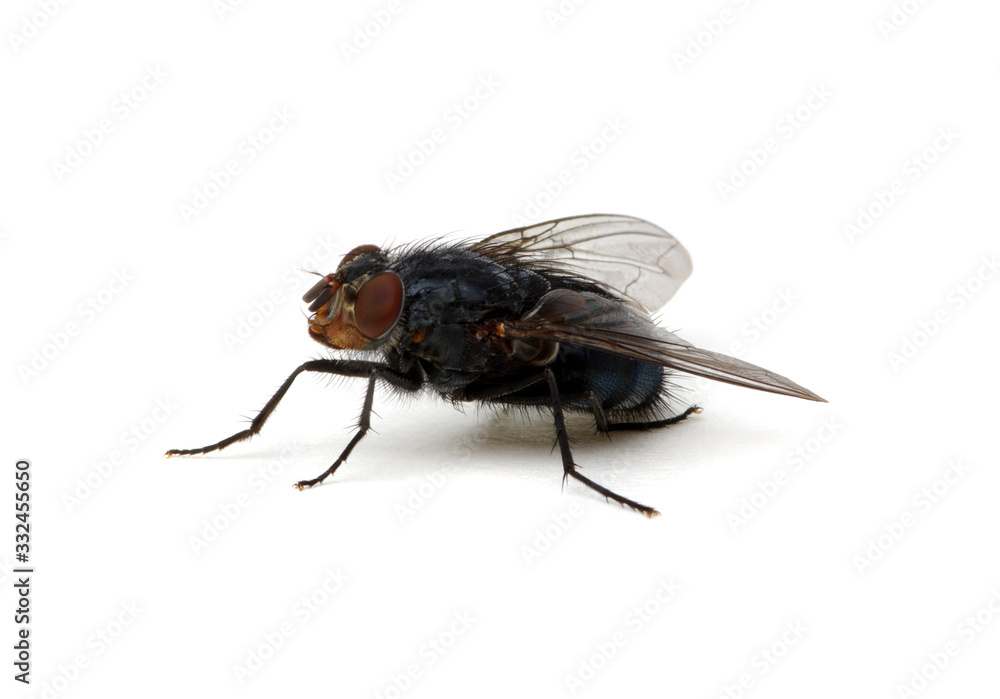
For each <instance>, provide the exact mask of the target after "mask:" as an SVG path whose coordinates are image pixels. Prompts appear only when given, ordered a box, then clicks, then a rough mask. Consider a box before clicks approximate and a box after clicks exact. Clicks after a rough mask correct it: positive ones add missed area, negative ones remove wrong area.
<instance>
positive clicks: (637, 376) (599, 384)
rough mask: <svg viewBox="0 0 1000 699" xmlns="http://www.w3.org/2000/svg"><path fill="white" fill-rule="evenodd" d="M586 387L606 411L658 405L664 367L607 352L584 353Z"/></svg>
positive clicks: (587, 351) (591, 351)
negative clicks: (585, 358)
mask: <svg viewBox="0 0 1000 699" xmlns="http://www.w3.org/2000/svg"><path fill="white" fill-rule="evenodd" d="M584 352H585V353H586V357H587V362H586V364H587V378H586V382H587V385H588V386H589V387H590V389H591V390H593V391H594V393H595V394H596V395H597V399H598V401H600V403H601V407H602V408H604V409H605V410H607V411H615V410H635V409H642V408H645V407H648V406H650V405H653V404H655V403H656V402H657V401H658V399H659V397H660V394H661V392H662V388H663V367H661V366H659V365H658V364H652V363H649V362H641V361H636V360H634V359H628V358H627V357H620V356H618V355H614V354H608V353H605V352H597V351H594V350H584Z"/></svg>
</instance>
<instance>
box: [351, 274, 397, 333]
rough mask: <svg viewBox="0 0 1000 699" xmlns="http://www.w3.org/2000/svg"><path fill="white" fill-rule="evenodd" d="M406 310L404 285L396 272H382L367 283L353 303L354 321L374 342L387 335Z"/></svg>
mask: <svg viewBox="0 0 1000 699" xmlns="http://www.w3.org/2000/svg"><path fill="white" fill-rule="evenodd" d="M402 310H403V282H402V281H400V279H399V277H398V276H396V273H395V272H382V273H381V274H378V275H376V276H374V277H372V278H371V279H369V280H368V281H366V282H365V283H364V286H362V287H361V289H360V290H359V291H358V298H357V299H356V300H355V302H354V322H355V323H356V324H357V326H358V330H360V331H361V334H362V335H364V336H365V337H367V338H371V339H372V340H377V339H378V338H380V337H382V336H383V335H385V334H386V333H387V332H389V331H390V330H391V329H392V326H393V325H395V324H396V321H397V320H399V314H400V313H401V312H402Z"/></svg>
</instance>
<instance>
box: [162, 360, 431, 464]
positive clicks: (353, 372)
mask: <svg viewBox="0 0 1000 699" xmlns="http://www.w3.org/2000/svg"><path fill="white" fill-rule="evenodd" d="M304 371H313V372H317V373H321V374H337V375H338V376H356V377H365V378H370V379H371V380H372V381H374V380H375V379H376V378H380V379H384V380H385V381H387V382H388V383H390V384H392V385H393V386H396V387H398V388H402V389H404V390H407V391H415V390H417V389H418V388H420V383H421V380H420V377H419V376H415V375H414V376H411V375H409V374H404V373H402V372H400V371H397V370H395V369H393V368H392V367H390V366H388V365H385V364H379V363H377V362H362V361H353V360H343V359H317V360H314V361H311V362H306V363H305V364H302V365H301V366H299V367H298V368H297V369H296V370H295V371H293V372H292V373H291V375H290V376H289V377H288V378H287V379H285V382H284V383H283V384H281V387H280V388H278V390H277V391H276V392H275V394H274V395H273V396H271V399H270V400H269V401H267V403H266V404H265V405H264V407H263V408H262V409H261V411H260V412H259V413H257V416H256V417H255V418H254V419H253V420H252V421H251V422H250V427H249V429H245V430H243V431H242V432H237V433H236V434H234V435H233V436H231V437H226V438H225V439H223V440H221V441H218V442H216V443H215V444H209V445H208V446H207V447H201V448H199V449H171V450H170V451H168V452H167V453H166V456H167V457H171V456H190V455H192V454H207V453H208V452H210V451H217V450H219V449H225V448H226V447H228V446H229V445H230V444H235V443H236V442H242V441H243V440H245V439H250V437H253V436H254V435H255V434H257V433H258V432H260V430H261V428H262V427H263V426H264V423H265V422H267V419H268V418H269V417H270V416H271V413H272V412H274V409H275V408H276V407H278V403H280V402H281V399H282V398H284V397H285V394H286V393H288V389H289V388H291V386H292V382H293V381H295V377H296V376H298V375H299V374H301V373H302V372H304ZM352 446H353V443H352ZM348 452H350V448H349V449H348Z"/></svg>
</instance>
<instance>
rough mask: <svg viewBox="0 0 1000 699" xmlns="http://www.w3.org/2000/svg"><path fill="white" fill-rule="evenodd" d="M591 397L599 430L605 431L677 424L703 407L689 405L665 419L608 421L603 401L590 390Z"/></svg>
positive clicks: (653, 427)
mask: <svg viewBox="0 0 1000 699" xmlns="http://www.w3.org/2000/svg"><path fill="white" fill-rule="evenodd" d="M588 397H589V398H590V412H592V413H593V414H594V420H595V421H596V422H597V431H598V432H604V433H605V434H607V433H608V432H617V431H621V430H652V429H656V428H657V427H666V426H667V425H676V424H677V423H678V422H681V421H682V420H686V419H687V418H688V417H690V416H691V415H693V414H695V413H700V412H701V408H700V407H698V406H697V405H691V406H688V408H687V409H686V410H685V411H684V412H682V413H680V414H679V415H674V416H673V417H668V418H666V419H664V420H644V421H642V422H608V415H607V413H605V412H604V408H603V407H601V402H600V401H599V400H598V399H597V395H596V394H595V393H594V392H593V391H590V392H589V394H588Z"/></svg>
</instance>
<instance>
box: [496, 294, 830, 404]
mask: <svg viewBox="0 0 1000 699" xmlns="http://www.w3.org/2000/svg"><path fill="white" fill-rule="evenodd" d="M504 335H505V336H507V337H538V338H545V339H547V340H553V341H555V342H565V343H567V344H570V345H577V346H579V347H587V348H589V349H594V350H599V351H603V352H610V353H612V354H618V355H621V356H624V357H629V358H631V359H638V360H642V361H647V362H652V363H654V364H660V365H662V366H665V367H670V368H672V369H679V370H680V371H684V372H687V373H689V374H695V375H696V376H704V377H705V378H707V379H714V380H715V381H723V382H725V383H730V384H734V385H736V386H744V387H746V388H753V389H756V390H758V391H767V392H769V393H779V394H781V395H784V396H793V397H795V398H805V399H806V400H815V401H821V402H823V403H825V402H826V401H825V400H824V399H823V398H820V397H819V396H817V395H816V394H815V393H813V392H812V391H810V390H809V389H807V388H803V387H802V386H800V385H798V384H797V383H795V382H794V381H792V380H791V379H787V378H785V377H784V376H781V375H780V374H775V373H774V372H771V371H768V370H767V369H762V368H761V367H759V366H755V365H753V364H750V363H748V362H744V361H742V360H740V359H736V358H735V357H729V356H727V355H724V354H719V353H718V352H711V351H709V350H703V349H699V348H697V347H695V346H694V345H692V344H691V343H689V342H687V341H685V340H682V339H681V338H679V337H677V336H676V335H674V334H673V333H671V332H668V331H666V330H664V329H663V328H661V327H659V326H657V325H656V324H654V323H653V322H652V321H651V320H650V319H649V318H647V317H645V316H643V315H640V314H639V313H636V312H635V311H633V310H632V309H630V308H629V307H627V306H624V305H622V304H621V303H618V302H616V301H614V300H613V299H607V298H604V297H603V296H598V295H596V294H591V293H586V292H580V291H570V290H569V289H557V290H555V291H550V292H549V293H547V294H546V295H545V296H543V297H542V298H541V300H539V302H538V303H537V304H536V305H535V307H534V308H533V309H531V311H529V312H528V313H527V314H526V315H525V316H524V317H523V318H521V319H520V320H518V321H515V322H513V323H505V324H504Z"/></svg>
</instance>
